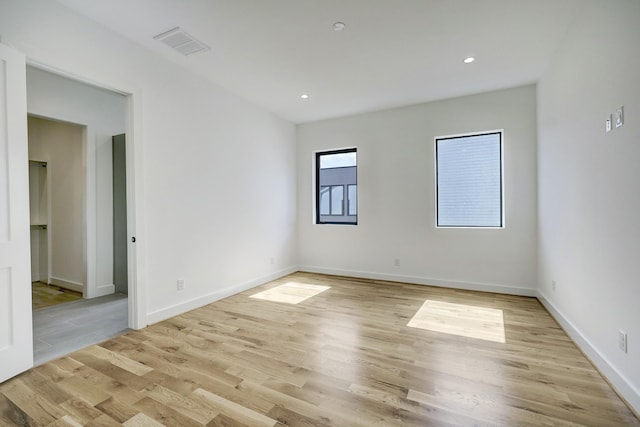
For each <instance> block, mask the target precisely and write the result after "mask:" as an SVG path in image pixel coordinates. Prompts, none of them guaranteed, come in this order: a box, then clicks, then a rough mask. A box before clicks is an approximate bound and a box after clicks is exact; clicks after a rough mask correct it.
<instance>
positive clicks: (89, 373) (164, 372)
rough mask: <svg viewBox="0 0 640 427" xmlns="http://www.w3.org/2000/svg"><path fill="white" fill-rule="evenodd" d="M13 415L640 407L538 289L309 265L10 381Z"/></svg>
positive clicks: (543, 413)
mask: <svg viewBox="0 0 640 427" xmlns="http://www.w3.org/2000/svg"><path fill="white" fill-rule="evenodd" d="M283 284H287V286H286V287H284V288H281V289H278V290H275V291H272V292H269V293H268V294H266V295H267V297H268V300H265V299H261V298H259V297H254V298H251V296H252V295H255V294H257V293H258V292H260V291H265V290H268V289H273V288H276V287H277V286H280V285H283ZM297 284H302V285H316V286H326V287H329V288H328V289H324V290H322V291H320V292H319V293H315V294H314V295H313V296H308V297H307V293H306V291H300V290H299V289H296V287H297ZM305 288H306V289H309V288H308V287H306V286H302V287H300V289H305ZM279 292H280V293H283V294H285V298H291V295H298V296H299V295H300V294H301V293H302V294H304V295H303V296H305V297H307V299H303V300H300V299H299V298H294V302H295V301H298V300H299V301H300V302H298V303H297V304H292V303H282V302H277V301H274V300H273V299H274V298H277V297H276V296H274V295H277V294H278V293H279ZM262 296H263V297H264V296H265V294H263V295H262ZM290 300H291V299H290ZM426 301H431V302H432V303H429V304H425V303H426ZM444 303H446V304H444ZM433 307H435V310H436V312H437V310H440V311H441V313H442V315H441V317H440V320H439V321H438V316H437V315H436V314H434V313H436V312H434V311H426V312H422V313H421V314H420V315H418V316H417V317H415V318H414V316H415V315H416V313H417V312H418V310H420V309H421V308H423V309H425V310H430V309H431V308H433ZM410 321H411V322H412V323H413V325H412V326H407V324H408V323H409V322H410ZM499 324H502V327H503V334H504V342H500V341H501V340H500V339H492V338H495V337H498V338H500V337H501V336H502V335H500V334H501V333H499V332H496V331H497V329H496V328H499V326H497V325H499ZM434 325H435V326H434ZM474 331H475V332H474ZM0 424H8V425H15V424H18V425H87V426H110V425H121V424H122V425H125V426H141V425H154V426H155V425H161V424H164V425H173V426H192V425H193V426H196V425H208V426H276V425H277V426H347V427H351V426H367V427H370V426H484V425H503V426H516V425H517V426H540V425H557V426H569V425H571V426H574V425H589V426H624V425H640V421H639V420H638V419H637V418H635V417H634V416H633V414H632V413H631V412H630V411H629V409H628V408H627V407H626V406H625V405H624V403H623V402H622V401H621V400H620V399H619V398H618V397H617V396H616V394H615V393H614V392H613V391H612V389H611V388H610V387H609V386H608V385H607V383H606V382H605V381H604V380H603V379H602V378H601V376H600V375H599V374H598V372H597V371H596V370H595V369H594V368H593V367H592V365H591V364H590V363H589V362H588V361H587V360H586V359H585V358H584V356H583V355H582V354H581V352H580V351H579V350H578V349H577V348H576V346H575V345H574V344H573V343H572V342H571V341H570V340H569V338H568V337H567V336H566V334H565V333H564V332H563V331H562V330H561V329H560V327H559V326H558V325H557V324H556V323H555V322H554V321H553V319H551V317H550V316H549V315H548V314H547V312H546V311H545V310H544V309H543V308H542V306H541V305H540V304H539V303H538V302H537V301H536V300H535V299H533V298H523V297H515V296H505V295H497V294H488V293H479V292H469V291H458V290H450V289H442V288H433V287H425V286H414V285H404V284H390V283H382V282H374V281H369V280H354V279H345V278H337V277H329V276H320V275H315V274H304V273H296V274H294V275H291V276H288V277H285V278H282V279H280V280H278V281H275V282H272V283H269V284H267V285H264V286H261V287H259V288H256V289H253V290H250V291H247V292H244V293H241V294H238V295H235V296H233V297H230V298H227V299H225V300H222V301H219V302H216V303H214V304H211V305H208V306H206V307H203V308H201V309H198V310H194V311H191V312H189V313H186V314H184V315H181V316H177V317H174V318H172V319H169V320H167V321H164V322H161V323H158V324H156V325H153V326H150V327H148V328H146V329H144V330H141V331H132V332H129V333H127V334H125V335H121V336H119V337H117V338H114V339H111V340H109V341H106V342H104V343H102V344H100V345H96V346H93V347H89V348H86V349H83V350H81V351H78V352H75V353H73V354H71V355H69V356H67V357H64V358H62V359H59V360H56V361H53V362H50V363H47V364H44V365H42V366H40V367H38V368H35V369H32V370H30V371H28V372H26V373H24V374H22V375H20V376H18V377H16V378H14V379H13V380H10V381H7V382H5V383H3V384H0Z"/></svg>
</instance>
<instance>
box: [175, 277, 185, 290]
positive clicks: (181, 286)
mask: <svg viewBox="0 0 640 427" xmlns="http://www.w3.org/2000/svg"><path fill="white" fill-rule="evenodd" d="M176 288H177V289H178V290H179V291H184V279H178V283H177V284H176Z"/></svg>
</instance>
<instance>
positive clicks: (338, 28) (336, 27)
mask: <svg viewBox="0 0 640 427" xmlns="http://www.w3.org/2000/svg"><path fill="white" fill-rule="evenodd" d="M345 28H347V26H346V25H345V24H344V22H336V23H334V24H333V31H342V30H344V29H345Z"/></svg>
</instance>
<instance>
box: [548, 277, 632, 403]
mask: <svg viewBox="0 0 640 427" xmlns="http://www.w3.org/2000/svg"><path fill="white" fill-rule="evenodd" d="M536 296H537V298H538V300H539V301H540V303H541V304H542V305H543V306H544V307H545V308H546V309H547V311H548V312H549V314H551V316H552V317H553V318H554V319H555V320H556V321H557V322H558V323H559V324H560V326H561V327H562V329H564V331H565V332H566V333H567V335H569V337H570V338H571V339H572V340H573V342H574V343H575V344H576V345H577V346H578V348H580V350H582V352H583V353H584V354H585V356H587V358H588V359H589V360H590V361H591V363H593V364H594V365H595V367H596V368H597V369H598V371H600V373H601V374H602V376H604V377H605V378H606V379H607V381H608V382H609V384H610V385H611V387H612V388H613V389H614V390H615V392H616V393H618V395H619V396H620V397H622V399H623V400H625V401H626V403H627V404H628V405H629V406H631V408H632V410H633V411H635V413H636V414H640V390H638V389H637V388H636V387H634V385H633V384H632V383H631V381H629V380H628V379H627V378H626V377H625V376H624V375H623V374H622V373H621V372H620V371H619V370H618V369H616V367H615V366H614V365H613V364H612V363H611V362H610V361H609V360H608V359H607V358H606V357H605V356H604V355H603V354H602V353H601V352H600V351H599V350H598V348H597V347H596V346H594V345H593V344H592V343H591V341H589V339H588V338H587V337H585V336H584V334H583V333H582V332H580V330H579V329H578V328H577V327H576V326H575V325H574V324H573V323H572V322H571V321H570V320H569V319H567V318H566V317H565V316H564V315H563V314H562V312H561V311H560V310H559V309H558V308H557V307H556V306H555V305H553V303H552V302H551V301H549V300H548V299H547V298H546V297H545V296H544V294H543V293H542V291H540V290H538V292H537V295H536Z"/></svg>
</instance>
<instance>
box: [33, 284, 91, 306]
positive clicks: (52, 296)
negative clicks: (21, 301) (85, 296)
mask: <svg viewBox="0 0 640 427" xmlns="http://www.w3.org/2000/svg"><path fill="white" fill-rule="evenodd" d="M79 299H82V294H81V293H80V292H75V291H70V290H68V289H63V288H60V287H58V286H54V285H47V284H46V283H43V282H33V283H32V284H31V301H32V303H31V305H32V308H33V309H34V310H36V309H38V308H43V307H49V306H52V305H56V304H62V303H65V302H70V301H77V300H79Z"/></svg>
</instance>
